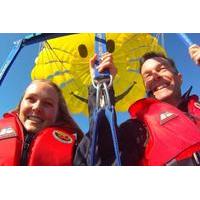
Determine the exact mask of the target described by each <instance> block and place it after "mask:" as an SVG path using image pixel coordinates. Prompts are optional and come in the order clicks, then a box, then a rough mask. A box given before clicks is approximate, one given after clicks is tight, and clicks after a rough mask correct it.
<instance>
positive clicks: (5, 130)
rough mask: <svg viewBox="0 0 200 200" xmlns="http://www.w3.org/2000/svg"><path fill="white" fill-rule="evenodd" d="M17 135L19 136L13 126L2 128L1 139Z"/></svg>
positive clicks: (0, 131)
mask: <svg viewBox="0 0 200 200" xmlns="http://www.w3.org/2000/svg"><path fill="white" fill-rule="evenodd" d="M15 136H17V133H16V132H15V130H14V129H13V128H11V127H6V128H3V129H1V130H0V139H3V138H10V137H15Z"/></svg>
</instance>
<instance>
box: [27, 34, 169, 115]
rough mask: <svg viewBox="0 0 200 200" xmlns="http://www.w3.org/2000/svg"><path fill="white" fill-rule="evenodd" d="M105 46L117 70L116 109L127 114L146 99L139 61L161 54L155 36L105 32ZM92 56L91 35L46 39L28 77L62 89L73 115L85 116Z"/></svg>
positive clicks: (161, 50)
mask: <svg viewBox="0 0 200 200" xmlns="http://www.w3.org/2000/svg"><path fill="white" fill-rule="evenodd" d="M106 40H107V41H106V46H107V49H108V51H109V52H110V53H112V55H113V60H114V64H115V66H116V67H117V69H118V74H117V75H116V77H115V79H114V82H113V87H114V90H115V98H116V105H115V109H116V111H119V112H126V111H127V110H128V108H129V106H130V105H131V104H132V103H133V102H135V101H137V100H138V99H141V98H143V97H144V96H145V94H146V93H145V88H144V85H143V81H142V78H141V75H140V74H139V58H140V57H141V56H142V55H143V54H144V53H146V52H150V51H156V52H163V53H164V54H165V55H166V52H165V49H164V48H163V47H161V46H160V45H159V44H158V40H157V38H156V37H154V36H152V35H151V34H142V33H106ZM93 55H94V34H93V33H80V34H74V35H70V36H64V37H60V38H56V39H51V40H47V41H46V42H44V43H43V48H42V50H41V51H40V53H39V55H38V57H37V58H36V60H35V66H34V67H33V69H32V72H31V78H32V80H34V79H49V80H51V81H53V82H54V83H56V84H57V85H58V86H59V87H60V88H61V90H62V92H63V95H64V97H65V100H66V103H67V105H68V107H69V110H70V111H71V112H72V113H73V114H80V113H83V114H85V115H88V105H87V101H88V99H87V98H88V87H89V85H90V84H91V77H90V72H89V60H90V58H92V57H93Z"/></svg>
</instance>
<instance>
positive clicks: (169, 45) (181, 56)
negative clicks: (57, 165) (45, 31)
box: [0, 33, 200, 132]
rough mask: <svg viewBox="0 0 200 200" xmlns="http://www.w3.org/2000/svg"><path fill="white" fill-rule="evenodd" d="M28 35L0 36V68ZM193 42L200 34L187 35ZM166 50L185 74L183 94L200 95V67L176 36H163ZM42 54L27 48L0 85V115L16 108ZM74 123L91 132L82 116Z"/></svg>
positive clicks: (124, 115) (122, 115)
mask: <svg viewBox="0 0 200 200" xmlns="http://www.w3.org/2000/svg"><path fill="white" fill-rule="evenodd" d="M26 35H28V33H26V34H16V33H1V34H0V66H2V65H3V63H4V62H5V60H6V57H7V56H8V54H9V53H10V51H11V49H12V47H13V42H14V41H16V40H19V39H21V38H24V36H26ZM187 35H188V36H189V37H190V39H191V40H192V41H193V42H194V43H197V44H200V33H199V34H197V33H195V34H187ZM164 38H165V49H166V51H167V53H168V56H169V57H171V58H172V59H174V61H175V63H176V65H177V67H178V69H179V71H180V72H181V73H182V74H183V80H184V81H183V86H182V90H183V92H184V91H185V90H186V89H187V88H188V87H189V86H190V85H192V86H193V93H196V94H198V95H200V81H199V80H198V79H199V78H198V77H199V73H200V67H197V66H196V65H195V64H194V63H193V61H192V60H191V59H190V57H189V55H188V49H187V47H186V46H185V44H184V43H183V41H182V40H181V39H180V38H179V37H178V36H177V34H174V33H173V34H169V33H167V34H164ZM38 52H39V45H38V44H34V45H30V46H27V47H24V48H23V49H22V51H21V52H20V54H19V55H18V56H17V59H16V61H15V62H14V64H13V65H12V67H11V69H10V71H9V73H8V74H7V76H6V78H5V80H4V82H3V83H2V85H1V86H0V94H1V95H0V116H2V114H3V113H5V112H6V111H9V110H10V109H12V108H14V107H15V106H16V105H17V103H18V102H19V100H20V98H21V96H22V94H23V92H24V90H25V88H26V86H27V85H28V83H29V82H30V76H29V73H30V71H31V68H32V67H33V65H34V59H35V57H36V56H37V54H38ZM74 118H75V120H76V121H77V122H78V124H79V125H80V126H81V128H82V129H83V131H84V132H86V131H87V130H88V119H87V118H85V117H84V116H82V115H76V116H74ZM127 118H128V114H127V113H118V123H121V122H122V121H124V120H126V119H127Z"/></svg>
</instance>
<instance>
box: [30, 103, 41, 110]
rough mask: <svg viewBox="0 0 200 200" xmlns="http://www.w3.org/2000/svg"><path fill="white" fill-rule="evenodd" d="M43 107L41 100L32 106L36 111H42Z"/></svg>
mask: <svg viewBox="0 0 200 200" xmlns="http://www.w3.org/2000/svg"><path fill="white" fill-rule="evenodd" d="M41 108H42V105H41V102H40V101H36V102H35V103H34V104H33V106H32V109H33V110H34V111H40V110H41Z"/></svg>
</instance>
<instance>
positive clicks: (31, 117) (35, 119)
mask: <svg viewBox="0 0 200 200" xmlns="http://www.w3.org/2000/svg"><path fill="white" fill-rule="evenodd" d="M28 119H29V120H31V121H34V122H42V119H41V118H40V117H37V116H28Z"/></svg>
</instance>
